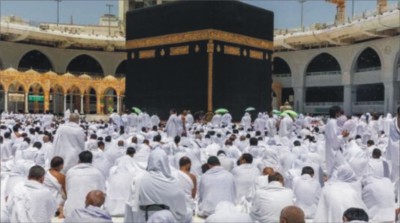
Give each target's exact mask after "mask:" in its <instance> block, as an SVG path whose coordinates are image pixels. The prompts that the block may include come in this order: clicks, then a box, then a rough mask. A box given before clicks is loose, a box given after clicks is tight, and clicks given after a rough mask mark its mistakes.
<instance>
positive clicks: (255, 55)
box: [250, 50, 264, 60]
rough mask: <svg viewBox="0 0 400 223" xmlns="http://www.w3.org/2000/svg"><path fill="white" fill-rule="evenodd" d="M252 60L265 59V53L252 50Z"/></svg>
mask: <svg viewBox="0 0 400 223" xmlns="http://www.w3.org/2000/svg"><path fill="white" fill-rule="evenodd" d="M250 58H253V59H258V60H263V59H264V57H263V52H261V51H258V50H250Z"/></svg>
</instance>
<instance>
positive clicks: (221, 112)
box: [215, 108, 229, 114]
mask: <svg viewBox="0 0 400 223" xmlns="http://www.w3.org/2000/svg"><path fill="white" fill-rule="evenodd" d="M228 112H229V111H228V109H226V108H218V109H217V110H215V113H216V114H224V113H228Z"/></svg>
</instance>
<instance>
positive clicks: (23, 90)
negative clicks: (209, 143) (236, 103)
mask: <svg viewBox="0 0 400 223" xmlns="http://www.w3.org/2000/svg"><path fill="white" fill-rule="evenodd" d="M165 2H168V1H167V0H129V1H119V4H120V5H119V14H118V17H113V16H110V15H108V16H103V17H102V19H101V22H100V24H99V25H97V26H94V25H90V26H82V25H74V24H52V23H41V24H38V25H32V24H30V23H29V22H26V21H24V20H23V19H21V18H19V17H16V16H9V17H3V18H2V19H1V23H0V26H1V27H0V28H1V32H0V39H1V41H0V110H4V111H20V112H32V113H38V112H43V111H45V110H49V111H51V112H54V113H62V112H63V111H64V110H65V109H67V108H69V109H71V110H75V109H77V110H78V111H79V112H81V113H84V114H107V113H109V112H110V111H111V110H114V111H119V112H121V111H123V110H124V109H125V108H124V93H125V66H126V65H125V64H126V52H125V33H124V32H125V31H124V28H123V27H124V24H125V21H124V16H123V15H124V13H125V12H126V11H128V10H131V9H135V8H140V7H147V6H151V5H155V4H162V3H165ZM331 2H332V3H335V4H337V9H338V13H337V15H336V21H335V23H334V24H314V25H312V26H310V27H301V28H298V29H293V30H287V29H286V30H275V36H274V54H273V77H272V78H273V84H272V88H273V91H274V94H273V95H272V96H271V97H273V106H272V107H274V108H279V107H280V106H281V105H283V104H284V103H285V102H286V101H287V102H289V104H290V105H291V106H292V107H293V108H294V109H295V110H296V111H298V112H303V113H313V114H321V113H327V111H328V108H329V107H330V106H332V105H339V106H341V107H342V108H343V109H344V112H345V113H346V114H348V115H350V114H360V113H364V112H378V113H387V112H391V113H394V112H395V108H397V107H398V106H400V90H399V88H400V36H399V34H400V5H399V3H395V4H388V3H387V2H386V0H377V8H376V9H374V10H372V11H369V12H365V13H363V14H362V15H359V16H354V17H353V18H352V19H348V20H346V19H345V16H344V15H343V14H342V13H343V6H344V5H343V3H344V2H345V1H344V0H331ZM327 4H329V3H327ZM60 55H62V56H60Z"/></svg>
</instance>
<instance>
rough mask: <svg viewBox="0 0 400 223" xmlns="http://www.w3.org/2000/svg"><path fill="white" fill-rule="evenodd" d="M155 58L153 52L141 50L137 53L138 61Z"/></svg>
mask: <svg viewBox="0 0 400 223" xmlns="http://www.w3.org/2000/svg"><path fill="white" fill-rule="evenodd" d="M155 56H156V51H155V50H142V51H139V58H140V59H149V58H154V57H155Z"/></svg>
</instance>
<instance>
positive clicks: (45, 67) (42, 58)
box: [18, 50, 54, 72]
mask: <svg viewBox="0 0 400 223" xmlns="http://www.w3.org/2000/svg"><path fill="white" fill-rule="evenodd" d="M18 69H20V70H29V69H33V70H36V71H43V72H47V71H49V70H54V66H53V63H52V62H51V60H50V59H49V57H48V56H47V55H46V54H44V53H43V52H41V51H39V50H31V51H29V52H27V53H25V54H24V55H23V56H22V57H21V59H20V60H19V63H18Z"/></svg>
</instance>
